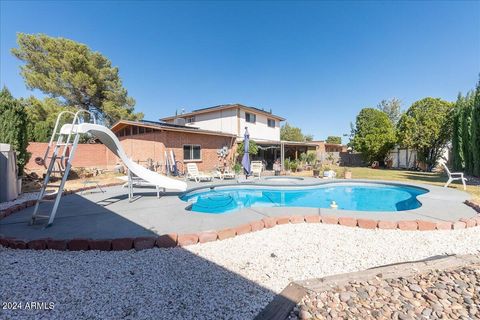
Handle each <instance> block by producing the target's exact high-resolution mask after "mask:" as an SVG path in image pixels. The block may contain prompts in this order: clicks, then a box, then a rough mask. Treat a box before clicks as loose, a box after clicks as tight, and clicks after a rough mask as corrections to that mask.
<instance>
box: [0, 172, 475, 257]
mask: <svg viewBox="0 0 480 320" xmlns="http://www.w3.org/2000/svg"><path fill="white" fill-rule="evenodd" d="M308 180H309V179H307V181H308ZM256 182H257V184H258V181H256ZM327 183H369V184H372V183H377V184H389V185H403V186H405V185H407V186H413V187H420V188H424V189H427V190H429V193H426V194H423V195H420V196H418V198H420V197H423V198H424V199H423V198H422V199H419V200H420V201H421V202H422V200H423V201H427V202H428V201H433V200H435V199H437V200H438V196H442V192H440V194H438V192H435V190H436V191H438V189H439V188H440V187H436V186H429V185H424V184H412V183H403V182H392V181H380V180H365V179H362V180H354V179H352V180H334V181H332V180H329V181H319V182H317V183H314V184H302V186H315V185H322V184H327ZM121 184H123V183H113V184H108V185H105V186H114V185H121ZM258 185H259V186H277V187H278V186H284V187H285V186H288V187H291V185H279V184H264V183H260V184H258ZM222 186H230V187H231V186H232V184H218V185H215V186H214V188H215V187H222ZM237 186H239V187H241V186H245V184H238V185H237ZM205 188H211V186H208V185H207V186H200V187H196V188H191V189H189V190H187V191H186V192H185V193H188V192H192V191H195V190H199V189H205ZM90 189H94V187H86V188H79V189H75V190H68V191H65V193H64V194H65V195H67V194H72V193H77V192H81V191H85V190H90ZM432 189H433V191H434V192H432ZM446 190H448V191H455V192H454V193H457V196H458V197H460V196H463V197H465V194H466V193H464V192H461V191H458V190H451V189H445V190H444V191H446ZM431 192H432V194H430V193H431ZM466 195H468V194H466ZM463 203H464V204H466V205H468V206H470V207H472V208H473V209H474V210H475V211H476V212H477V214H476V215H475V216H473V217H469V218H461V219H459V220H448V221H437V222H433V221H428V220H421V219H416V220H399V221H395V220H381V219H379V220H376V219H368V218H356V217H352V216H348V214H347V213H349V212H350V213H351V212H352V211H348V210H338V211H336V212H335V213H339V212H345V213H346V214H345V215H342V214H341V213H340V215H334V214H328V213H329V212H328V210H327V214H320V213H319V214H305V215H280V216H265V217H264V218H262V219H259V220H254V221H250V222H248V223H242V224H239V225H237V226H234V227H230V228H222V229H218V230H212V231H202V232H194V233H168V234H162V235H158V236H151V237H150V236H149V237H128V238H125V237H122V238H112V239H89V238H73V239H64V240H62V239H52V238H41V239H34V240H30V241H26V240H23V239H20V238H15V237H5V236H1V235H0V245H2V246H4V247H9V248H14V249H35V250H42V249H53V250H72V251H75V250H104V251H110V250H130V249H135V250H143V249H149V248H153V247H160V248H168V247H175V246H180V247H183V246H188V245H193V244H196V243H205V242H209V241H216V240H224V239H228V238H232V237H235V236H239V235H243V234H246V233H249V232H255V231H260V230H263V229H268V228H273V227H275V226H277V225H283V224H288V223H291V224H297V223H325V224H334V225H342V226H348V227H359V228H363V229H371V230H374V229H399V230H405V231H415V230H417V231H429V230H457V229H464V228H471V227H476V226H480V214H478V213H480V205H477V204H475V203H473V202H471V201H470V200H468V199H467V200H465V201H463ZM423 204H424V203H423V202H422V207H423ZM33 205H35V201H34V200H29V201H26V202H24V203H21V204H18V205H15V206H13V207H10V208H8V209H6V210H2V211H0V219H2V218H4V217H7V216H8V215H10V214H12V213H14V212H17V211H20V210H22V209H25V208H27V207H30V206H33ZM422 207H420V208H422ZM414 210H418V208H417V209H414ZM332 211H333V210H330V212H332ZM406 211H412V210H406ZM353 212H354V211H353Z"/></svg>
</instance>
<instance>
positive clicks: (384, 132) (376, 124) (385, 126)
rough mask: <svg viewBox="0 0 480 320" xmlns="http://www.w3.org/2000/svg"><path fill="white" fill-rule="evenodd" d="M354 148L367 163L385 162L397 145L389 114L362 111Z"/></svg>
mask: <svg viewBox="0 0 480 320" xmlns="http://www.w3.org/2000/svg"><path fill="white" fill-rule="evenodd" d="M351 144H352V146H353V148H354V149H355V150H356V151H358V152H361V153H362V157H363V158H364V160H365V161H367V162H370V163H371V162H373V161H380V162H383V161H384V160H385V158H386V156H387V154H388V152H389V151H390V150H391V149H392V147H393V146H394V144H395V128H394V127H393V125H392V122H391V121H390V119H389V118H388V116H387V114H386V113H384V112H382V111H380V110H377V109H373V108H364V109H362V110H361V111H360V113H359V114H358V116H357V119H356V122H355V128H354V130H353V139H352V141H351Z"/></svg>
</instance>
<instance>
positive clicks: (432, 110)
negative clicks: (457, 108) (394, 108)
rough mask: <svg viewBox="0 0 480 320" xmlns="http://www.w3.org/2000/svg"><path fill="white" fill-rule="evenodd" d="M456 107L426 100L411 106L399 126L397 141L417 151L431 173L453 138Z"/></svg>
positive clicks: (438, 101)
mask: <svg viewBox="0 0 480 320" xmlns="http://www.w3.org/2000/svg"><path fill="white" fill-rule="evenodd" d="M452 111H453V104H452V103H450V102H447V101H444V100H441V99H438V98H425V99H422V100H419V101H417V102H415V103H413V104H412V106H411V107H410V108H409V109H408V110H407V112H406V113H405V114H403V115H402V117H401V119H400V121H399V123H398V128H397V132H398V142H399V144H400V145H401V146H403V147H406V148H411V149H415V150H417V155H418V158H419V160H420V161H423V162H424V163H425V164H426V165H427V170H428V171H431V170H432V169H433V167H434V166H435V165H436V164H437V162H438V160H439V159H440V157H441V156H442V153H443V151H444V149H445V147H446V146H447V144H448V143H449V141H450V139H451V136H452V128H453V126H452V117H453V112H452Z"/></svg>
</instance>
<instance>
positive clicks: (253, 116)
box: [245, 112, 257, 123]
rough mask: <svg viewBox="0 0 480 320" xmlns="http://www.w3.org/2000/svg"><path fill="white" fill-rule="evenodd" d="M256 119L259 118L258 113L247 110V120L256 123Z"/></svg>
mask: <svg viewBox="0 0 480 320" xmlns="http://www.w3.org/2000/svg"><path fill="white" fill-rule="evenodd" d="M256 120H257V116H256V115H254V114H253V113H248V112H245V121H247V122H250V123H255V121H256Z"/></svg>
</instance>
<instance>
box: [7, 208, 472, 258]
mask: <svg viewBox="0 0 480 320" xmlns="http://www.w3.org/2000/svg"><path fill="white" fill-rule="evenodd" d="M303 222H306V223H326V224H339V225H343V226H350V227H359V228H364V229H377V228H378V229H400V230H419V231H424V230H452V229H455V230H456V229H465V228H471V227H476V226H480V215H479V216H477V217H474V218H469V219H461V220H459V221H454V222H452V221H448V222H447V221H445V222H443V221H442V222H431V221H423V220H415V221H398V222H397V221H377V220H370V219H355V218H352V217H340V218H337V217H334V216H321V215H308V216H282V217H266V218H264V219H262V220H258V221H253V222H250V223H247V224H243V225H240V226H237V227H233V228H226V229H222V230H218V231H206V232H200V233H190V234H177V233H171V234H164V235H161V236H157V237H138V238H118V239H101V240H94V239H84V238H81V239H70V240H54V239H50V238H47V239H37V240H31V241H23V240H18V239H14V238H0V245H2V246H4V247H9V248H13V249H33V250H45V249H52V250H71V251H79V250H102V251H111V250H112V251H118V250H131V249H135V250H144V249H150V248H154V247H158V248H173V247H184V246H188V245H192V244H196V243H205V242H210V241H216V240H224V239H227V238H233V237H235V236H238V235H242V234H246V233H250V232H255V231H260V230H262V229H264V228H272V227H274V226H277V225H281V224H287V223H303Z"/></svg>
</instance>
